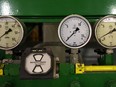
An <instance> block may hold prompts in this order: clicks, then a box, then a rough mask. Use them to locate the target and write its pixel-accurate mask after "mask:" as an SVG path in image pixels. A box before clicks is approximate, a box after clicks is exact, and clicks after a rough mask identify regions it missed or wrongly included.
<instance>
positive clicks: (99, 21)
mask: <svg viewBox="0 0 116 87" xmlns="http://www.w3.org/2000/svg"><path fill="white" fill-rule="evenodd" d="M109 17H112V18H116V15H107V16H104V17H102V18H101V19H99V20H98V22H97V23H96V26H95V37H96V40H97V42H98V43H99V44H100V45H101V46H103V47H105V48H108V49H114V48H116V46H114V47H110V46H106V45H104V44H102V43H101V42H100V41H99V40H98V37H97V27H98V26H99V24H100V23H101V22H102V21H103V20H104V19H106V18H109Z"/></svg>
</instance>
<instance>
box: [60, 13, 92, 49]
mask: <svg viewBox="0 0 116 87" xmlns="http://www.w3.org/2000/svg"><path fill="white" fill-rule="evenodd" d="M91 34H92V30H91V26H90V23H89V22H88V20H87V19H85V18H84V17H82V16H80V15H69V16H67V17H65V18H64V19H63V20H62V21H61V23H60V24H59V27H58V35H59V38H60V40H61V42H62V43H63V44H64V45H65V46H66V47H69V48H73V49H76V48H81V47H83V46H85V45H86V44H87V43H88V41H89V40H90V37H91Z"/></svg>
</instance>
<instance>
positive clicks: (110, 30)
mask: <svg viewBox="0 0 116 87" xmlns="http://www.w3.org/2000/svg"><path fill="white" fill-rule="evenodd" d="M95 36H96V39H97V41H98V42H99V44H100V45H102V46H103V47H105V48H110V49H112V48H116V16H114V15H109V16H105V17H103V18H102V19H100V20H99V21H98V23H97V25H96V27H95Z"/></svg>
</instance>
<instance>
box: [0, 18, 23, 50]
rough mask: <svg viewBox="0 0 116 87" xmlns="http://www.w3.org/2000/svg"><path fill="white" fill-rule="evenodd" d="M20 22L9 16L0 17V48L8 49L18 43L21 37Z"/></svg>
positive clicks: (21, 28)
mask: <svg viewBox="0 0 116 87" xmlns="http://www.w3.org/2000/svg"><path fill="white" fill-rule="evenodd" d="M23 33H24V31H23V27H22V25H21V23H20V22H19V21H18V20H17V19H15V18H14V17H11V16H1V17H0V49H3V50H9V49H13V48H15V47H16V46H18V45H19V43H20V42H21V40H22V38H23Z"/></svg>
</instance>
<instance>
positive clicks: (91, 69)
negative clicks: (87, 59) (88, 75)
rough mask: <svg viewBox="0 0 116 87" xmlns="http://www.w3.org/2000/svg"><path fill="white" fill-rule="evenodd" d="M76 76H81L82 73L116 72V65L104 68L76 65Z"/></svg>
mask: <svg viewBox="0 0 116 87" xmlns="http://www.w3.org/2000/svg"><path fill="white" fill-rule="evenodd" d="M75 71H76V74H82V73H84V72H104V71H116V65H105V66H85V65H84V64H80V63H77V64H76V70H75Z"/></svg>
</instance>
